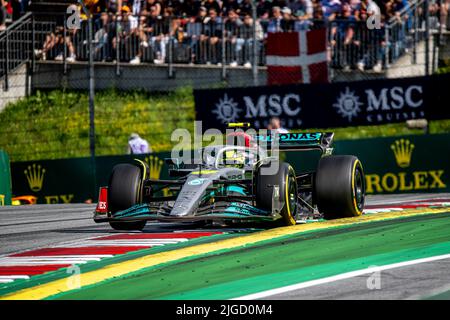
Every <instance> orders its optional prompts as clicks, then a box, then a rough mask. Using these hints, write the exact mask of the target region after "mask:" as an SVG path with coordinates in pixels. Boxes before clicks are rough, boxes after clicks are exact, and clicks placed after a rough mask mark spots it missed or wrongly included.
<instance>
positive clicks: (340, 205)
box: [314, 156, 365, 219]
mask: <svg viewBox="0 0 450 320" xmlns="http://www.w3.org/2000/svg"><path fill="white" fill-rule="evenodd" d="M314 199H315V202H316V204H317V207H318V209H319V212H320V213H322V214H323V216H324V218H325V219H337V218H346V217H356V216H360V215H361V214H362V211H363V209H364V199H365V181H364V171H363V168H362V165H361V162H360V161H359V160H358V158H356V157H354V156H326V157H323V158H321V159H320V161H319V164H318V167H317V171H316V175H315V179H314Z"/></svg>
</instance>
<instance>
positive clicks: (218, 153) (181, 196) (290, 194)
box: [94, 133, 365, 230]
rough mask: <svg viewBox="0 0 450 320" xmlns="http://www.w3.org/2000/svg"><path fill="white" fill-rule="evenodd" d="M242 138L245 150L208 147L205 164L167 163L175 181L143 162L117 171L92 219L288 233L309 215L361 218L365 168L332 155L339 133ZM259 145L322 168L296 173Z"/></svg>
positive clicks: (134, 225) (123, 225) (123, 224)
mask: <svg viewBox="0 0 450 320" xmlns="http://www.w3.org/2000/svg"><path fill="white" fill-rule="evenodd" d="M236 135H237V136H240V137H244V138H245V145H220V146H209V147H206V148H203V149H201V150H200V151H201V152H200V154H201V161H200V162H199V164H187V163H182V162H179V161H178V159H166V163H167V164H169V166H170V169H169V176H171V177H176V179H168V180H153V179H150V178H149V168H148V166H147V165H146V163H144V162H143V161H140V160H136V163H133V164H129V163H124V164H118V165H116V166H115V167H114V169H113V171H112V174H111V176H110V180H109V184H108V186H107V187H102V188H100V194H99V202H98V204H97V208H96V211H95V215H94V220H95V221H96V222H109V223H110V225H111V227H112V228H114V229H116V230H142V229H143V228H144V226H145V224H146V221H148V220H156V221H172V222H195V221H202V222H212V223H214V222H216V223H221V224H224V223H225V224H226V223H236V222H237V223H244V222H246V221H247V222H252V223H257V222H266V223H267V222H269V223H271V224H273V225H285V226H289V225H294V224H296V222H297V221H298V220H301V219H303V218H304V217H305V216H306V215H307V214H309V215H311V214H312V215H316V217H317V216H319V217H320V218H325V219H335V218H342V217H353V216H359V215H361V214H362V211H363V207H364V198H365V181H364V172H363V168H362V166H361V162H360V161H359V160H358V159H357V158H356V157H354V156H347V155H331V153H332V150H333V149H332V148H331V143H332V140H333V135H334V134H333V133H276V134H269V135H265V136H263V135H254V136H249V135H247V134H238V133H236ZM258 141H264V142H265V143H268V145H269V146H270V145H271V144H273V145H277V150H282V151H292V152H301V151H306V150H319V151H320V152H321V158H320V160H319V162H318V165H317V169H316V171H315V172H298V171H299V170H298V169H297V172H295V171H294V168H293V167H292V166H291V165H290V164H289V163H286V162H283V161H280V160H279V159H278V158H277V157H274V156H272V155H271V156H269V155H268V153H267V150H268V148H266V149H267V150H265V149H262V148H261V147H260V146H259V145H258V143H257V142H258ZM275 141H276V143H275ZM272 150H273V148H272ZM164 190H165V192H163V191H164ZM302 217H303V218H302Z"/></svg>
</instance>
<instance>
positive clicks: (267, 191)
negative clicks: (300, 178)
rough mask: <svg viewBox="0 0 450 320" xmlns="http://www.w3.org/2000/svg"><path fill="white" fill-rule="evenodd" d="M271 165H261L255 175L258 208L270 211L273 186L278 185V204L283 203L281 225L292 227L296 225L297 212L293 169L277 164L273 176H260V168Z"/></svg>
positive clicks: (281, 163)
mask: <svg viewBox="0 0 450 320" xmlns="http://www.w3.org/2000/svg"><path fill="white" fill-rule="evenodd" d="M270 165H271V163H270V162H269V163H266V164H262V165H261V166H260V167H259V168H258V170H257V171H256V174H255V195H256V205H257V207H258V208H261V209H265V210H268V211H272V206H273V203H272V198H273V186H274V185H278V186H279V188H280V189H279V190H280V202H281V203H284V206H283V208H282V209H281V211H280V214H281V216H282V219H280V220H279V222H280V224H281V225H284V226H292V225H295V224H296V221H295V214H296V212H297V195H298V193H297V192H298V190H297V180H296V176H295V171H294V169H293V168H292V167H291V166H290V165H289V164H288V163H284V162H280V163H279V168H278V171H277V172H276V173H275V174H271V175H267V174H262V173H261V169H262V168H268V167H270Z"/></svg>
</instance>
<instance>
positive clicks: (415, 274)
mask: <svg viewBox="0 0 450 320" xmlns="http://www.w3.org/2000/svg"><path fill="white" fill-rule="evenodd" d="M424 199H426V200H427V201H431V200H443V201H450V200H449V199H450V194H414V195H392V196H371V197H368V200H367V203H366V206H367V207H369V208H371V207H377V206H386V207H389V206H392V207H395V206H397V205H398V204H402V203H403V204H404V203H409V202H415V201H420V200H424ZM94 208H95V205H87V204H67V205H35V206H20V207H0V242H1V246H0V268H1V266H2V261H6V260H4V259H6V258H5V257H10V256H14V255H17V256H20V253H21V252H24V251H29V250H37V249H41V248H49V247H50V248H51V247H55V246H57V247H70V246H71V244H73V243H75V244H78V245H79V246H81V247H83V246H84V247H87V246H88V245H87V244H86V245H84V243H89V242H92V241H93V240H92V239H104V240H106V242H104V246H105V248H106V246H107V245H108V244H109V243H112V241H113V239H118V238H117V237H120V232H118V231H114V230H112V229H111V228H110V227H109V225H108V224H96V223H94V221H93V220H92V214H93V210H94ZM448 211H449V212H450V209H449V210H448ZM376 214H378V213H373V215H376ZM397 223H398V222H397ZM192 231H194V232H195V226H189V225H183V224H171V223H147V226H146V228H145V229H144V231H143V232H142V233H141V232H139V233H136V234H137V235H144V236H139V237H140V238H139V239H141V240H137V239H136V237H134V238H133V237H132V235H130V238H129V239H130V240H127V241H129V242H126V243H124V244H122V245H123V246H125V245H129V246H145V245H146V242H145V241H156V240H151V235H152V234H154V233H157V234H162V233H172V232H175V233H179V234H180V235H181V234H183V235H186V237H187V238H189V237H190V236H189V232H192ZM201 231H203V232H204V233H205V234H204V235H209V234H208V232H211V233H212V234H214V233H234V234H238V233H239V232H244V233H245V232H246V230H245V229H243V230H239V229H235V228H234V229H232V228H215V229H211V228H210V229H202V230H201ZM145 234H148V235H149V236H148V237H147V236H145ZM192 238H195V236H192ZM108 241H110V242H108ZM114 241H115V240H114ZM158 241H160V240H158ZM180 241H181V240H180ZM97 243H98V242H97ZM171 243H178V242H177V241H174V242H171V241H166V242H164V243H163V244H171ZM152 244H154V242H152ZM158 245H159V244H158ZM105 256H106V255H105ZM99 257H100V256H99ZM61 259H64V258H61ZM419 260H420V259H419ZM14 261H20V259H18V260H17V259H16V260H14ZM61 261H65V260H61ZM4 264H5V265H6V266H8V263H7V262H5V263H4ZM0 271H1V269H0ZM369 276H371V273H367V274H359V275H358V274H355V275H354V276H352V275H351V274H349V276H348V277H344V278H342V279H339V278H336V279H335V278H333V277H330V278H326V277H324V279H322V281H319V282H318V283H312V284H311V285H306V286H305V287H299V288H298V289H295V288H291V289H286V290H284V291H283V290H281V292H274V293H270V292H268V293H267V294H266V295H264V294H263V295H262V296H251V295H249V296H248V297H249V298H252V299H301V300H306V299H423V298H430V297H431V298H432V297H434V296H438V295H439V294H442V293H446V292H448V291H449V290H450V256H449V257H446V256H441V257H440V258H436V260H430V261H428V260H424V261H418V262H417V263H411V264H407V263H406V264H405V265H399V266H395V267H392V268H390V267H388V268H386V270H382V271H380V278H379V279H380V282H379V283H378V284H379V287H380V288H378V287H377V288H372V289H368V285H367V283H368V281H369V280H368V277H369ZM327 279H328V280H327ZM6 280H8V281H9V279H6ZM6 280H5V282H6ZM1 281H2V278H1V274H0V282H1ZM0 296H1V294H0ZM168 296H170V295H168ZM444 296H445V295H444ZM243 297H244V298H246V296H245V295H244V296H243ZM62 298H64V297H62Z"/></svg>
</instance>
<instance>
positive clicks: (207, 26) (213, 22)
mask: <svg viewBox="0 0 450 320" xmlns="http://www.w3.org/2000/svg"><path fill="white" fill-rule="evenodd" d="M221 37H222V19H221V18H220V17H219V16H218V15H217V11H216V10H215V9H210V10H209V11H208V16H207V17H206V18H205V19H204V20H203V34H202V36H201V39H200V41H201V44H202V47H203V53H204V56H206V64H211V63H214V64H221V62H220V60H219V58H220V57H221V55H220V54H219V53H220V50H221V42H220V41H219V39H220V38H221Z"/></svg>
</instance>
